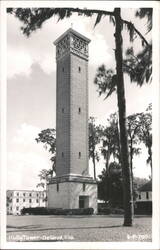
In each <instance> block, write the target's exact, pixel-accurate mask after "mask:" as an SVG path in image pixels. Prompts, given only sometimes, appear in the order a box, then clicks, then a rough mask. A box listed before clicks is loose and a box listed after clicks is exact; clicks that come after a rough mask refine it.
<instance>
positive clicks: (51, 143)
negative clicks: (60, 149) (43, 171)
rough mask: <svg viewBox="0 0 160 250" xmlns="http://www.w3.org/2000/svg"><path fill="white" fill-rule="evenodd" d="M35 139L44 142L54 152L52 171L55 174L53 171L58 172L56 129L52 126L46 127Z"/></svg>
mask: <svg viewBox="0 0 160 250" xmlns="http://www.w3.org/2000/svg"><path fill="white" fill-rule="evenodd" d="M35 140H36V142H37V143H43V144H44V148H45V149H46V150H48V151H49V152H50V153H51V154H52V157H51V158H50V160H51V162H52V169H51V170H50V173H52V174H53V172H56V130H55V129H50V128H48V129H44V130H42V131H41V132H40V133H39V134H38V137H37V138H36V139H35Z"/></svg>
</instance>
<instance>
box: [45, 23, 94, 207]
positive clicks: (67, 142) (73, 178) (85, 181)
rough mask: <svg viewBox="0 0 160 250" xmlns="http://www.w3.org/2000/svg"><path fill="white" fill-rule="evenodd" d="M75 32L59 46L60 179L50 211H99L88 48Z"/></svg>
mask: <svg viewBox="0 0 160 250" xmlns="http://www.w3.org/2000/svg"><path fill="white" fill-rule="evenodd" d="M89 42H90V40H89V39H88V38H86V37H84V36H83V35H81V34H79V33H78V32H76V31H75V30H73V29H71V28H70V29H69V30H67V31H66V32H65V33H64V34H62V35H61V36H60V37H59V38H58V39H57V40H56V41H55V42H54V45H55V46H56V61H57V93H56V98H57V107H56V177H55V178H52V179H51V180H50V183H49V184H48V207H50V208H51V207H55V208H70V209H72V208H87V207H93V208H94V212H96V211H97V184H96V181H95V180H93V178H92V177H90V176H89V171H88V168H89V161H88V44H89Z"/></svg>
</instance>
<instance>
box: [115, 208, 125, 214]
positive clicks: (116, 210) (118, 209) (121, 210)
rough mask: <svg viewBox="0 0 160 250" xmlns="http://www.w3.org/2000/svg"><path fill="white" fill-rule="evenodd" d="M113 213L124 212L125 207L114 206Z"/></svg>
mask: <svg viewBox="0 0 160 250" xmlns="http://www.w3.org/2000/svg"><path fill="white" fill-rule="evenodd" d="M112 214H124V209H121V208H114V209H113V210H112Z"/></svg>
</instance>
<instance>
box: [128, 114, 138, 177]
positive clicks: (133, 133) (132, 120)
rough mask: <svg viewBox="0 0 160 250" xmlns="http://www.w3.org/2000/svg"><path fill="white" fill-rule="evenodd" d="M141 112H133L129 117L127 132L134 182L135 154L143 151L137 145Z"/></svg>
mask: <svg viewBox="0 0 160 250" xmlns="http://www.w3.org/2000/svg"><path fill="white" fill-rule="evenodd" d="M139 117H140V114H138V113H137V114H133V115H130V116H128V117H127V133H128V144H129V155H130V166H131V175H132V182H133V156H134V155H138V154H140V152H141V148H139V147H137V144H138V143H139V142H140V138H139V136H140V126H141V124H140V118H139Z"/></svg>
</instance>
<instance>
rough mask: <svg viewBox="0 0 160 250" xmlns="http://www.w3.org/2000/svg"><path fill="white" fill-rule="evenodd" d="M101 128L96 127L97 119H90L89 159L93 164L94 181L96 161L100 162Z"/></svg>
mask: <svg viewBox="0 0 160 250" xmlns="http://www.w3.org/2000/svg"><path fill="white" fill-rule="evenodd" d="M100 135H101V128H100V126H96V125H95V118H94V117H90V118H89V158H91V159H92V162H93V170H94V179H96V161H99V154H98V151H97V150H96V146H97V145H98V144H99V143H100Z"/></svg>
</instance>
